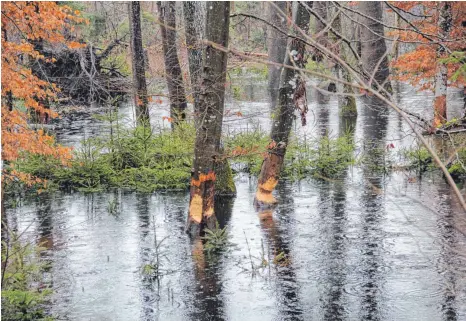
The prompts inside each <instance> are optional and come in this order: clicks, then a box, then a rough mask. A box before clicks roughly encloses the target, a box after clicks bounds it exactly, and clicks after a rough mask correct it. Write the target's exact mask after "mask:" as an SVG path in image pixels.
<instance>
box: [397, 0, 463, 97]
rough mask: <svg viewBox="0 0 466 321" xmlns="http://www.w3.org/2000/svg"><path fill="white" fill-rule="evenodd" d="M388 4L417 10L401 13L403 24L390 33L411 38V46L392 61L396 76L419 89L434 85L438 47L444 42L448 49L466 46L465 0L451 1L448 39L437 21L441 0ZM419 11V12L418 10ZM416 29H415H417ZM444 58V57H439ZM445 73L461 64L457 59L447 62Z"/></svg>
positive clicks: (398, 7) (404, 39)
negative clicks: (455, 61)
mask: <svg viewBox="0 0 466 321" xmlns="http://www.w3.org/2000/svg"><path fill="white" fill-rule="evenodd" d="M390 5H391V6H392V7H393V8H394V9H395V10H396V11H397V12H399V13H402V12H411V13H412V12H416V14H413V15H409V14H404V15H403V16H406V17H409V18H406V19H407V20H408V21H409V24H411V25H409V24H408V23H406V22H405V23H404V25H403V26H401V27H402V28H400V29H406V30H395V31H392V32H390V35H391V36H393V37H395V38H398V40H400V41H403V42H413V43H415V44H416V45H415V46H416V47H415V49H414V50H412V51H409V52H406V53H404V54H402V55H401V56H399V57H398V58H397V59H395V60H394V61H392V66H393V67H394V70H395V72H396V74H395V79H398V80H401V81H407V82H409V83H411V84H412V85H414V86H417V87H420V89H433V84H434V76H435V69H436V66H437V65H438V64H439V63H440V62H439V61H438V58H437V56H436V52H437V48H438V47H439V46H444V47H446V48H448V49H449V50H450V51H451V52H454V51H464V50H466V33H465V28H464V27H463V26H462V23H463V21H464V20H465V18H464V17H465V16H466V2H451V12H452V21H451V30H450V32H449V36H448V39H443V38H442V37H441V36H440V35H441V32H440V27H439V24H438V20H439V13H440V6H441V5H442V3H441V2H438V1H435V2H434V1H432V2H426V1H409V2H408V1H400V2H390ZM419 13H420V14H419ZM416 29H417V30H416ZM442 58H446V56H445V57H441V58H440V59H442ZM446 65H447V69H448V77H449V78H450V76H451V75H453V74H454V73H455V71H457V70H458V69H459V68H460V66H461V65H460V64H459V63H446ZM465 82H466V79H465V78H464V77H462V76H460V77H458V78H457V79H456V80H455V81H454V82H453V81H452V82H451V84H450V85H451V86H458V85H460V84H463V83H465Z"/></svg>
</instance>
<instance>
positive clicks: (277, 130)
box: [255, 4, 310, 206]
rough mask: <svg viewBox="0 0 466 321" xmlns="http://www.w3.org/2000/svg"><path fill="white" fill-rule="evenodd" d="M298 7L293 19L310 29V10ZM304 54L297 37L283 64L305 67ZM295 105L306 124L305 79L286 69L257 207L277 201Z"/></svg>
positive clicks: (300, 5) (305, 29) (260, 176)
mask: <svg viewBox="0 0 466 321" xmlns="http://www.w3.org/2000/svg"><path fill="white" fill-rule="evenodd" d="M297 6H298V8H297V12H296V14H295V15H294V18H293V20H294V24H295V25H296V26H298V27H299V28H301V29H303V30H304V31H305V32H307V31H308V30H309V20H310V16H309V12H308V11H307V10H306V8H305V6H304V5H302V4H298V5H297ZM304 55H305V45H304V44H303V43H302V42H300V41H298V40H293V41H291V42H290V44H289V45H288V46H287V55H286V57H285V61H284V64H285V65H288V66H293V65H296V66H297V67H300V68H304V66H305V64H306V60H305V57H304ZM295 108H297V109H299V110H300V111H301V119H302V121H303V124H305V113H306V111H307V101H306V90H305V82H304V79H303V78H302V77H301V76H300V74H299V72H297V71H296V70H294V69H290V68H284V69H283V71H282V73H281V77H280V89H279V94H278V106H277V110H278V112H277V116H276V118H275V119H274V121H273V125H272V132H271V139H272V142H271V143H270V144H269V146H268V151H267V155H266V157H265V159H264V161H263V163H262V168H261V173H260V175H259V181H258V187H257V193H256V197H255V203H256V205H258V206H263V205H265V206H267V205H271V204H274V203H276V200H275V198H274V197H273V195H272V191H273V190H274V189H275V186H276V185H277V183H278V178H279V175H280V171H281V168H282V166H283V160H284V157H285V152H286V146H287V144H288V138H289V135H290V131H291V126H292V124H293V118H294V109H295Z"/></svg>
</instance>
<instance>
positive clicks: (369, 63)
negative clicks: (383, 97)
mask: <svg viewBox="0 0 466 321" xmlns="http://www.w3.org/2000/svg"><path fill="white" fill-rule="evenodd" d="M382 5H383V3H382V2H377V1H365V2H360V3H359V7H360V12H361V14H362V15H364V16H366V17H361V20H360V22H361V24H362V25H363V26H361V33H360V43H361V60H362V61H361V62H362V68H363V71H364V72H365V73H366V76H367V79H366V80H368V81H371V86H372V87H375V88H378V87H379V86H382V87H383V88H385V90H387V91H388V92H391V85H390V81H389V79H388V77H389V74H390V70H389V67H388V58H387V46H386V44H385V39H384V38H383V37H384V29H383V25H382V16H383V11H382V10H383V9H382Z"/></svg>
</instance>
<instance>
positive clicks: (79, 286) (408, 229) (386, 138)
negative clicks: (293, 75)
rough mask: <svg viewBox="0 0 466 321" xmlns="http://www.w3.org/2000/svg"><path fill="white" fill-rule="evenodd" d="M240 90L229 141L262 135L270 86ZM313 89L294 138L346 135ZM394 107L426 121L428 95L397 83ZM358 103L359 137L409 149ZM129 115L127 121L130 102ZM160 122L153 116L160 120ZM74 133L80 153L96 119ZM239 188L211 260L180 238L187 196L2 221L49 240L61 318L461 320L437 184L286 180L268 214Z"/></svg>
mask: <svg viewBox="0 0 466 321" xmlns="http://www.w3.org/2000/svg"><path fill="white" fill-rule="evenodd" d="M243 88H244V93H245V94H244V96H245V97H243V99H244V100H243V101H236V100H233V99H229V101H228V104H227V109H231V111H232V113H233V112H236V111H241V113H242V114H243V116H242V117H238V116H235V115H232V116H228V117H226V119H225V131H227V132H232V131H238V130H252V129H253V128H257V127H259V126H260V127H261V128H263V129H265V130H267V128H268V126H270V124H269V122H268V118H269V116H268V115H269V114H268V103H267V100H266V98H265V97H266V96H265V90H264V88H265V86H264V85H261V84H259V85H257V84H256V82H254V81H250V80H245V81H244V84H243ZM310 93H311V97H312V98H311V101H310V104H311V105H310V110H311V112H310V114H309V116H308V123H309V125H308V126H307V127H306V128H305V129H303V128H300V126H296V128H295V130H294V134H295V135H298V136H299V137H304V136H306V137H316V136H320V135H323V134H324V133H325V132H327V131H328V132H330V133H331V134H334V135H338V134H339V133H341V132H342V131H343V129H342V126H341V123H340V122H339V117H338V107H337V103H336V99H334V98H333V97H332V98H330V99H328V98H325V97H323V96H322V97H320V96H316V94H315V92H312V91H311V92H310ZM450 94H451V97H452V98H453V99H454V101H455V103H454V104H453V106H456V107H453V108H451V113H452V115H455V113H458V114H459V113H460V107H461V97H460V96H459V95H458V94H457V93H456V92H452V93H450ZM455 95H456V96H455ZM455 97H456V98H455ZM316 98H318V99H316ZM400 100H401V104H402V105H403V106H405V107H409V108H411V110H414V111H420V112H424V113H426V114H427V113H428V111H424V107H425V105H426V104H427V103H429V104H430V102H431V97H430V96H429V95H428V94H426V93H418V94H416V93H415V92H414V91H413V90H412V89H411V88H409V87H403V93H402V94H401V97H400ZM363 102H365V103H366V104H368V105H371V107H372V108H362V105H363ZM359 107H360V113H359V117H358V120H357V123H356V130H355V139H356V140H357V141H360V142H362V141H374V140H375V141H376V144H379V145H381V146H385V145H387V144H391V143H392V144H394V145H395V147H396V148H399V147H401V146H409V145H411V144H413V143H414V138H413V135H412V133H411V132H410V131H409V130H408V127H407V125H405V124H403V123H402V122H401V121H400V119H399V117H398V116H397V115H395V114H392V113H390V112H389V113H387V114H386V115H385V116H383V115H382V116H381V115H380V114H381V113H379V112H376V111H375V110H376V109H377V108H379V107H380V106H377V103H376V102H374V101H372V102H371V101H368V100H364V101H362V100H361V101H360V104H359ZM121 112H122V113H123V114H125V115H126V117H127V118H128V119H130V116H131V109H130V106H129V105H125V106H123V107H122V108H121ZM166 113H167V108H166V106H164V104H162V106H161V108H159V109H157V111H156V109H155V107H154V115H157V116H153V118H152V120H153V122H159V124H160V125H161V126H163V125H164V124H163V120H162V117H163V116H165V115H166ZM159 117H160V118H159ZM65 121H66V120H64V122H65ZM80 122H81V123H80ZM154 124H155V123H154ZM165 125H167V124H165ZM67 126H68V125H65V126H62V127H63V128H62V129H61V130H60V131H59V134H58V137H59V139H60V140H61V141H62V142H64V143H66V144H69V145H75V146H76V145H78V141H79V139H80V138H82V136H84V135H89V136H92V135H98V134H99V133H100V132H101V130H102V129H101V128H102V127H101V124H100V123H99V122H98V121H95V120H91V119H87V120H80V121H75V122H70V126H74V127H73V128H74V129H73V130H74V132H73V131H71V130H70V129H69V128H67ZM375 161H377V159H376V160H375ZM236 186H237V190H238V195H237V197H236V198H235V199H231V200H225V199H223V200H221V201H219V202H217V204H216V214H217V217H218V219H219V221H220V223H221V226H222V227H223V226H226V228H227V231H228V233H227V235H228V236H227V242H226V244H225V246H224V248H223V250H222V251H221V252H220V253H217V254H213V255H211V256H207V255H206V254H205V253H204V252H203V251H202V247H201V244H200V243H199V242H194V243H193V242H192V241H191V240H190V239H189V237H188V236H187V235H186V234H184V233H183V229H184V225H185V221H186V215H187V206H188V202H189V195H188V193H182V192H181V193H180V192H178V193H172V192H170V193H157V194H138V193H130V192H124V191H114V192H109V193H93V194H83V193H72V194H64V193H56V194H54V195H51V196H47V197H45V196H43V197H41V198H40V200H38V201H36V202H35V203H34V202H25V203H24V204H23V205H22V206H20V207H18V208H16V209H8V212H7V213H8V223H9V224H10V226H12V227H13V228H15V229H17V230H18V231H25V230H26V232H25V233H24V236H23V237H24V238H25V239H29V240H32V241H35V242H37V243H39V242H45V243H44V244H45V245H46V247H47V251H46V253H45V254H44V258H45V259H47V260H49V261H50V262H51V268H50V271H48V273H46V276H47V278H48V281H50V282H51V284H52V285H53V288H54V290H55V292H54V296H53V306H52V312H53V313H54V314H55V315H56V316H58V317H59V319H63V320H241V321H245V320H466V304H465V302H466V215H465V214H464V212H463V210H462V209H461V207H460V205H459V203H458V202H457V201H456V198H455V196H454V194H453V192H452V190H451V188H450V187H449V186H448V185H447V184H446V183H445V181H444V179H443V178H442V177H441V175H440V174H438V173H428V174H426V175H424V176H422V177H419V176H417V175H416V174H414V173H407V172H397V173H392V174H389V175H385V174H383V173H381V172H374V171H371V170H370V169H369V168H365V167H361V168H349V169H348V171H347V175H346V177H345V179H343V180H338V181H332V180H330V181H316V180H305V181H302V182H299V183H289V182H281V184H279V186H278V188H277V195H276V196H277V198H278V200H279V205H278V207H277V208H276V209H274V210H270V211H260V212H258V211H256V209H255V208H254V206H253V198H254V193H255V188H256V181H255V180H254V179H253V178H250V177H248V176H245V175H239V176H237V177H236ZM463 191H464V190H463ZM113 202H116V203H117V204H118V210H117V212H116V213H114V214H109V211H108V207H109V204H111V203H113ZM149 267H152V268H153V269H152V270H151V271H152V272H154V269H155V268H156V267H157V268H158V273H152V274H151V275H148V274H147V273H144V270H145V271H146V272H147V271H148V270H149Z"/></svg>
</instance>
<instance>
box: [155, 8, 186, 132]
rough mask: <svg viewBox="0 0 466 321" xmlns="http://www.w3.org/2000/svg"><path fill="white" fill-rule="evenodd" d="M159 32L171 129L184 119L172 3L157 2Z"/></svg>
mask: <svg viewBox="0 0 466 321" xmlns="http://www.w3.org/2000/svg"><path fill="white" fill-rule="evenodd" d="M157 8H158V11H159V19H160V30H161V32H162V39H163V56H164V59H165V78H166V80H167V87H168V95H169V97H170V117H171V118H172V119H173V121H172V123H171V124H172V128H174V127H175V126H176V124H178V122H179V121H183V120H184V119H185V118H186V107H187V102H186V94H185V90H184V84H183V76H182V74H181V67H180V62H179V60H178V51H177V48H176V11H175V2H174V1H164V2H161V1H157Z"/></svg>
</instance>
